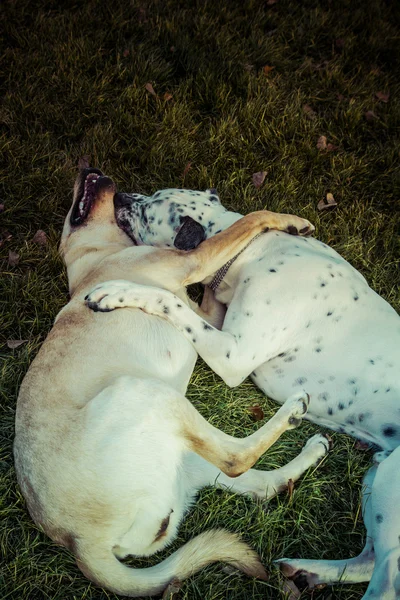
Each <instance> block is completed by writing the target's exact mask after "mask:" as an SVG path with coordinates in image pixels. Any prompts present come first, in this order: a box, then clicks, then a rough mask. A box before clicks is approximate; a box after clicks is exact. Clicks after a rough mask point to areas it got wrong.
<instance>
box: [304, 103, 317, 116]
mask: <svg viewBox="0 0 400 600" xmlns="http://www.w3.org/2000/svg"><path fill="white" fill-rule="evenodd" d="M303 112H304V113H305V115H306V117H308V118H309V119H311V120H312V119H315V118H316V116H317V113H316V112H315V110H314V109H313V108H311V106H310V105H309V104H305V105H304V106H303Z"/></svg>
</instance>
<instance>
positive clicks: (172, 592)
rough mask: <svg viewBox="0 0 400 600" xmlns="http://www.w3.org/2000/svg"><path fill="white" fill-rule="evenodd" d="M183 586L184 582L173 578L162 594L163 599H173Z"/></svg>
mask: <svg viewBox="0 0 400 600" xmlns="http://www.w3.org/2000/svg"><path fill="white" fill-rule="evenodd" d="M181 586H182V584H181V582H180V581H179V579H173V580H172V581H171V583H169V584H168V585H167V587H166V588H165V590H164V593H163V595H162V600H173V599H174V597H175V596H176V594H177V593H178V592H179V591H180V589H181Z"/></svg>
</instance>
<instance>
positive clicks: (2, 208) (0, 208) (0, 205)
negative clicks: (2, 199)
mask: <svg viewBox="0 0 400 600" xmlns="http://www.w3.org/2000/svg"><path fill="white" fill-rule="evenodd" d="M2 212H4V204H0V213H2Z"/></svg>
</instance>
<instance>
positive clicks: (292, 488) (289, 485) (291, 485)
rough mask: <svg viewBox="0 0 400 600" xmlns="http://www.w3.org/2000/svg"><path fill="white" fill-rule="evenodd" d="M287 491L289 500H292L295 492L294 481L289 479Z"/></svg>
mask: <svg viewBox="0 0 400 600" xmlns="http://www.w3.org/2000/svg"><path fill="white" fill-rule="evenodd" d="M287 490H288V494H289V499H290V498H291V497H292V496H293V490H294V481H293V479H289V481H288V484H287Z"/></svg>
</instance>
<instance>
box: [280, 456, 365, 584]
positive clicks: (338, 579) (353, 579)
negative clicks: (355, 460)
mask: <svg viewBox="0 0 400 600" xmlns="http://www.w3.org/2000/svg"><path fill="white" fill-rule="evenodd" d="M376 472H377V467H376V466H373V467H371V469H369V471H368V473H367V474H366V476H365V478H364V482H363V498H362V510H363V517H364V523H365V526H366V528H367V542H366V544H365V547H364V549H363V551H362V552H361V554H359V555H358V556H356V557H354V558H349V559H345V560H307V559H304V560H302V559H296V558H295V559H290V558H282V559H280V560H276V561H275V564H276V565H277V566H278V567H279V568H280V570H281V572H282V573H283V575H285V576H286V577H288V578H289V579H292V580H293V581H294V582H295V584H296V585H297V587H298V588H299V589H305V588H307V587H308V588H313V587H315V586H317V585H320V584H333V583H362V582H365V581H369V580H370V579H371V577H372V573H373V571H374V564H375V553H374V543H373V538H372V537H371V532H372V521H373V509H372V503H371V493H372V485H373V482H374V478H375V475H376Z"/></svg>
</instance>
